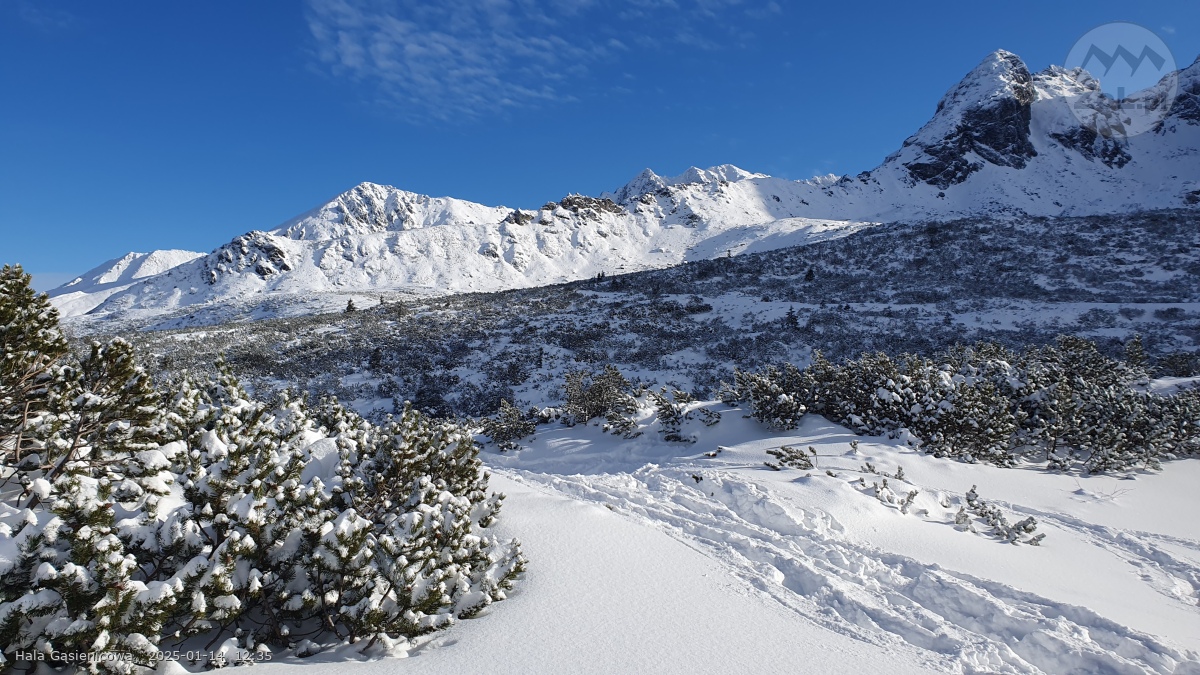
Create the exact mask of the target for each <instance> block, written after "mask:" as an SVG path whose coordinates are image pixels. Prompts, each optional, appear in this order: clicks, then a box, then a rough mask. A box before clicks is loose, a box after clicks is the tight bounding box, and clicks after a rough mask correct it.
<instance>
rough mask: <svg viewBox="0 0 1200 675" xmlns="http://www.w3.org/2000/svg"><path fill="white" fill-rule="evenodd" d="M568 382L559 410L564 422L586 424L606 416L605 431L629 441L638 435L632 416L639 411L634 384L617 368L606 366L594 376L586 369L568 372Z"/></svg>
mask: <svg viewBox="0 0 1200 675" xmlns="http://www.w3.org/2000/svg"><path fill="white" fill-rule="evenodd" d="M565 379H566V383H565V385H564V387H563V388H564V391H565V398H566V402H565V403H564V404H563V406H562V408H561V409H560V411H559V412H560V414H561V416H562V420H563V422H564V423H566V424H568V425H575V424H580V423H583V424H586V423H587V422H590V421H591V420H593V419H595V418H597V417H603V418H604V419H605V425H604V427H605V430H606V431H610V432H612V433H614V434H617V435H620V436H624V437H626V438H632V437H634V436H637V435H638V433H639V432H638V431H637V424H636V423H635V422H634V421H633V419H632V418H631V417H630V416H631V415H633V413H635V412H637V408H638V402H637V398H635V397H634V395H633V385H631V384H630V383H629V380H627V379H625V376H624V375H622V374H621V371H619V370H617V368H616V366H613V365H611V364H610V365H607V366H605V367H604V370H603V371H601V372H600V373H595V374H593V373H589V372H587V371H583V370H579V371H572V372H568V373H566V375H565Z"/></svg>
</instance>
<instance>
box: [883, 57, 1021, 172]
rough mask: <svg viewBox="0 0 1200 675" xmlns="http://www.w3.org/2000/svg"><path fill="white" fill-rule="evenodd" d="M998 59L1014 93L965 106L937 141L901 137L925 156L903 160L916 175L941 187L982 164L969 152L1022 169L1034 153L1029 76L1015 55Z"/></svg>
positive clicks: (984, 158) (976, 169)
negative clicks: (1030, 123) (954, 121)
mask: <svg viewBox="0 0 1200 675" xmlns="http://www.w3.org/2000/svg"><path fill="white" fill-rule="evenodd" d="M999 58H1001V59H1003V60H1004V61H1005V62H1006V64H1005V65H1006V66H1007V70H1008V73H1009V74H1010V77H1011V84H1010V86H1011V89H1012V94H1011V95H1009V96H1004V97H1000V98H997V99H989V100H986V101H985V102H983V103H980V104H976V105H974V106H972V107H969V108H967V109H966V110H964V111H963V112H962V117H961V119H960V121H959V122H958V124H957V125H956V126H955V128H954V130H953V131H952V132H951V133H950V134H948V135H947V136H946V137H945V138H943V139H940V140H939V141H937V142H935V143H931V144H928V145H927V144H925V143H922V142H918V141H917V140H916V137H914V138H912V139H909V140H908V141H905V145H912V144H917V145H919V146H920V147H921V149H922V150H924V153H925V155H927V156H928V160H925V161H913V162H909V163H907V164H905V167H906V168H907V169H908V171H909V173H910V174H911V175H912V176H913V177H914V178H916V179H917V180H919V181H922V182H925V183H929V184H930V185H934V186H937V187H939V188H942V189H945V188H947V187H949V186H951V185H956V184H958V183H961V182H963V181H964V180H966V179H967V176H970V175H971V174H972V173H974V172H976V171H978V170H979V169H981V168H983V163H982V162H980V161H973V160H971V159H968V158H967V155H968V154H969V153H974V154H975V155H976V156H977V157H979V158H980V159H981V160H983V162H989V163H991V164H995V165H997V166H1007V167H1012V168H1014V169H1021V168H1024V167H1025V163H1026V161H1027V160H1029V159H1030V158H1031V157H1034V156H1036V155H1037V151H1036V150H1034V148H1033V143H1031V142H1030V140H1029V122H1030V119H1031V118H1032V107H1031V106H1032V103H1033V100H1034V98H1035V97H1036V91H1035V89H1034V86H1033V77H1032V76H1031V75H1030V74H1029V69H1028V68H1027V67H1025V64H1024V63H1023V62H1022V61H1021V59H1020V58H1019V57H1017V56H1016V55H1015V54H1007V53H1002V54H1001V55H1000V56H999ZM960 86H962V85H960ZM945 105H946V101H945V100H943V101H942V102H941V103H939V104H938V113H939V114H940V113H942V112H943V108H944V107H945Z"/></svg>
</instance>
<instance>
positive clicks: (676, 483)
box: [506, 465, 1200, 674]
mask: <svg viewBox="0 0 1200 675" xmlns="http://www.w3.org/2000/svg"><path fill="white" fill-rule="evenodd" d="M506 473H508V472H507V471H506ZM509 475H511V476H512V477H513V478H514V479H516V480H519V481H521V482H523V483H525V484H529V485H533V486H542V487H544V488H549V489H552V490H554V491H555V492H559V493H562V494H566V495H569V496H571V497H574V498H576V499H580V500H583V501H589V502H595V503H600V504H603V505H605V506H607V507H609V508H611V509H613V510H615V511H617V512H619V513H624V514H627V515H629V516H632V517H634V518H635V519H638V520H642V521H645V522H648V524H650V525H651V526H653V527H656V528H658V529H660V530H662V531H665V532H667V533H669V534H670V535H672V536H674V537H676V538H678V539H680V540H682V541H684V542H685V543H687V544H689V545H691V546H693V547H694V548H697V549H698V550H701V551H703V552H705V553H707V554H708V555H711V556H713V557H714V558H715V559H717V560H720V561H721V562H723V563H724V564H725V565H727V566H728V567H729V568H730V569H731V571H732V572H733V573H734V574H735V575H737V576H738V577H740V578H741V579H743V580H745V581H746V582H748V583H749V584H750V585H751V586H752V587H754V588H756V589H758V590H759V591H761V592H763V593H765V594H767V595H768V596H770V597H772V598H774V599H775V600H777V601H778V602H779V603H781V604H782V605H784V606H785V607H787V608H788V609H789V610H791V611H793V612H796V613H797V614H799V615H801V616H803V617H805V618H807V619H809V620H811V621H813V622H815V623H817V624H819V625H822V626H825V627H827V628H829V629H831V630H834V631H837V632H839V633H842V634H846V635H850V636H853V637H855V638H858V639H861V640H863V641H866V642H869V643H872V644H877V645H880V646H883V647H888V646H895V647H902V645H901V644H900V642H901V641H902V642H904V643H908V644H909V645H912V646H915V647H918V648H921V649H924V650H928V651H930V652H933V653H934V654H936V655H940V656H941V657H942V660H943V662H944V663H946V666H947V667H948V668H949V669H951V671H952V672H959V673H1114V674H1117V673H1120V674H1124V673H1131V674H1132V673H1147V672H1150V673H1189V672H1190V673H1200V660H1198V657H1197V654H1195V653H1192V652H1190V651H1189V652H1186V653H1185V652H1181V651H1179V650H1177V649H1175V648H1173V647H1171V646H1169V645H1167V644H1164V643H1163V642H1161V641H1159V640H1158V639H1156V638H1155V637H1153V636H1151V635H1147V634H1145V633H1141V632H1138V631H1134V630H1132V629H1129V628H1127V627H1125V626H1122V625H1120V624H1118V623H1116V622H1113V621H1110V620H1108V619H1105V618H1104V617H1101V616H1099V615H1098V614H1096V613H1095V612H1093V611H1091V610H1089V609H1086V608H1084V607H1078V606H1074V605H1069V604H1064V603H1059V602H1054V601H1052V600H1048V599H1046V598H1043V597H1040V596H1037V595H1035V594H1032V593H1027V592H1024V591H1021V590H1018V589H1016V588H1014V587H1012V586H1009V585H1006V584H1002V583H998V582H994V581H988V580H985V579H979V578H975V577H972V576H968V575H964V574H959V573H955V572H952V571H949V570H946V569H943V568H941V567H940V566H937V565H927V564H925V563H921V562H919V561H917V560H914V559H912V558H909V557H906V556H902V555H897V554H892V553H888V552H886V551H883V550H880V549H878V548H874V547H871V546H867V545H863V544H858V543H855V542H853V541H850V540H849V539H848V537H847V536H846V532H845V529H844V528H843V527H842V526H841V525H840V524H839V523H838V522H837V521H836V520H834V519H833V518H832V517H831V516H830V515H828V514H826V513H823V512H818V511H813V510H810V509H806V508H802V507H799V506H797V505H795V504H787V503H785V502H786V498H785V497H784V496H782V495H778V494H775V493H773V492H772V491H770V490H768V489H766V488H764V487H762V486H760V485H758V484H756V483H753V482H750V481H749V480H747V479H746V478H744V477H742V476H739V475H737V474H735V473H732V472H728V471H718V470H712V469H695V468H689V467H658V466H655V465H647V466H646V467H643V468H642V469H639V470H637V471H635V472H634V473H632V474H630V473H622V474H602V475H591V476H582V475H575V476H561V475H552V474H539V473H531V472H527V471H517V472H513V473H511V474H509ZM695 476H700V477H701V480H700V481H696V480H695ZM1012 508H1013V509H1014V510H1017V511H1022V512H1026V513H1029V514H1031V515H1035V516H1036V517H1037V518H1039V519H1044V520H1045V521H1047V522H1053V523H1054V525H1055V526H1057V527H1060V528H1064V529H1068V530H1072V531H1074V532H1077V533H1080V534H1081V535H1082V536H1084V537H1086V538H1088V539H1090V540H1091V541H1093V542H1098V543H1099V544H1100V545H1102V546H1103V547H1104V548H1106V549H1108V550H1110V551H1113V552H1114V553H1115V554H1117V555H1119V556H1121V557H1122V558H1124V559H1125V560H1127V561H1128V562H1130V564H1133V565H1136V566H1138V567H1139V568H1141V569H1142V570H1144V574H1143V578H1144V579H1146V580H1147V582H1148V583H1151V585H1153V586H1154V587H1155V588H1156V589H1158V590H1159V591H1160V592H1163V593H1165V594H1167V595H1169V596H1171V597H1173V598H1176V599H1179V600H1183V601H1185V602H1190V603H1191V604H1193V605H1194V604H1195V598H1196V593H1197V589H1198V588H1200V567H1198V566H1197V565H1196V564H1194V563H1192V562H1189V561H1185V560H1183V559H1181V558H1179V557H1178V556H1176V555H1173V554H1171V553H1169V552H1168V551H1166V550H1165V549H1163V548H1162V547H1161V546H1159V545H1156V544H1155V543H1154V541H1152V539H1159V540H1160V541H1167V540H1169V543H1170V544H1173V545H1176V546H1182V547H1185V548H1189V549H1192V550H1200V543H1197V542H1194V541H1191V540H1177V539H1175V538H1170V537H1163V536H1161V535H1153V534H1150V533H1145V532H1128V531H1119V530H1115V529H1112V528H1108V527H1101V526H1096V525H1092V524H1089V523H1086V522H1083V521H1079V520H1076V519H1073V518H1070V517H1067V516H1063V515H1060V514H1053V513H1046V512H1042V511H1034V510H1031V509H1021V508H1019V507H1012Z"/></svg>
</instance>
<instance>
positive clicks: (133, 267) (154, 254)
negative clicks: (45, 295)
mask: <svg viewBox="0 0 1200 675" xmlns="http://www.w3.org/2000/svg"><path fill="white" fill-rule="evenodd" d="M203 256H204V254H203V253H196V252H195V251H182V250H175V249H171V250H160V251H151V252H150V253H127V254H125V255H124V256H122V257H120V258H117V259H115V260H110V261H108V262H106V263H104V264H103V265H100V266H98V267H96V268H94V269H92V270H89V271H87V272H84V273H83V274H82V275H81V276H78V277H76V278H75V279H74V280H73V281H69V282H67V283H65V284H63V285H62V286H60V287H58V288H57V289H55V290H54V291H53V293H54V297H55V305H56V306H57V307H58V309H59V311H60V312H62V313H63V314H65V315H67V316H71V315H76V314H86V313H87V312H90V311H92V309H94V308H95V307H96V306H97V305H99V304H100V303H102V302H104V301H105V300H106V299H108V298H109V297H110V296H112V295H113V294H116V293H120V292H121V291H123V290H125V289H127V288H129V287H130V286H131V285H133V284H134V283H136V282H137V281H138V280H140V279H145V278H147V277H153V276H157V275H159V274H162V273H164V272H166V271H167V270H170V269H173V268H175V267H178V266H179V265H182V264H184V263H186V262H189V261H191V260H195V259H196V258H200V257H203Z"/></svg>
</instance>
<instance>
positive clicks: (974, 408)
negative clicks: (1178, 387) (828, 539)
mask: <svg viewBox="0 0 1200 675" xmlns="http://www.w3.org/2000/svg"><path fill="white" fill-rule="evenodd" d="M735 375H736V377H735V385H734V386H733V387H732V388H731V389H730V390H728V391H726V392H725V395H726V396H728V397H729V398H730V399H731V400H739V401H747V402H749V404H750V409H751V416H752V417H754V418H755V419H758V420H760V421H762V422H764V423H766V424H769V425H771V426H772V427H774V428H789V427H788V425H789V424H792V423H794V420H795V419H797V418H796V415H795V411H796V410H797V406H804V407H805V408H806V410H808V411H812V412H819V413H820V414H822V415H825V416H826V417H827V418H829V419H830V420H832V421H834V422H837V423H839V424H843V425H846V426H848V427H850V428H851V429H853V430H854V431H855V432H857V433H860V434H884V433H887V434H895V433H899V432H901V431H902V430H905V429H906V430H907V431H908V432H909V433H911V434H912V435H913V436H915V437H916V438H917V439H919V440H920V442H921V443H922V445H923V447H924V448H925V450H926V451H928V452H931V453H933V454H936V455H938V456H943V457H959V458H962V459H966V460H969V461H986V462H990V463H993V464H996V465H999V466H1011V465H1013V464H1015V463H1016V462H1017V460H1018V459H1019V458H1020V457H1021V456H1027V457H1037V456H1039V455H1040V456H1041V457H1044V458H1045V460H1046V461H1047V463H1048V466H1049V467H1050V468H1052V469H1068V468H1071V467H1074V466H1079V467H1080V468H1082V469H1083V470H1085V471H1089V472H1093V473H1096V472H1111V471H1124V470H1128V469H1130V468H1132V467H1134V466H1144V467H1147V468H1157V467H1158V466H1159V465H1160V462H1161V460H1162V459H1169V458H1175V457H1181V456H1186V455H1191V454H1196V453H1197V452H1198V451H1200V435H1198V431H1197V424H1198V422H1197V420H1198V419H1200V415H1198V414H1197V411H1198V406H1200V393H1198V392H1182V393H1179V394H1175V395H1173V396H1161V395H1158V394H1153V393H1147V392H1144V391H1140V390H1138V389H1137V388H1135V386H1134V385H1136V384H1137V383H1138V382H1140V381H1142V380H1143V378H1144V377H1145V372H1144V371H1142V370H1141V369H1139V368H1136V367H1133V366H1130V365H1128V364H1126V363H1123V362H1120V361H1115V360H1113V359H1110V358H1108V357H1105V356H1104V355H1102V354H1100V353H1099V352H1098V351H1097V349H1096V346H1095V345H1094V344H1093V343H1091V342H1088V341H1086V340H1082V339H1080V338H1075V337H1070V336H1064V337H1061V338H1059V340H1058V343H1057V344H1056V345H1053V346H1048V347H1039V348H1031V349H1027V350H1026V351H1025V352H1024V353H1021V354H1017V353H1015V352H1012V351H1010V350H1008V349H1006V348H1004V347H1002V346H999V345H994V344H987V343H981V344H977V345H973V346H970V347H964V346H959V347H954V348H952V349H949V350H947V351H946V352H944V353H942V354H938V355H936V356H935V357H934V358H933V359H924V358H920V357H917V356H913V355H904V356H902V357H901V358H898V359H895V360H893V359H891V358H889V357H888V356H886V355H884V354H881V353H871V354H864V355H863V356H862V357H860V358H859V359H854V360H848V361H846V362H844V363H842V364H840V365H834V364H832V363H830V362H829V361H827V360H825V359H824V358H823V357H822V356H821V355H820V354H819V353H814V357H813V363H812V365H810V367H808V368H806V369H804V370H799V369H797V368H795V367H794V366H791V365H784V366H783V367H781V368H777V367H774V366H768V367H765V368H763V369H762V370H760V371H758V372H754V373H750V372H744V371H736V372H735Z"/></svg>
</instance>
